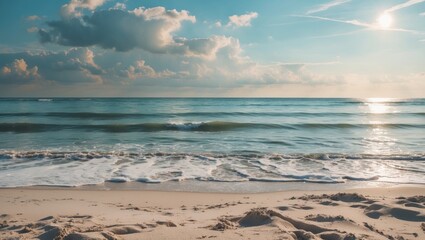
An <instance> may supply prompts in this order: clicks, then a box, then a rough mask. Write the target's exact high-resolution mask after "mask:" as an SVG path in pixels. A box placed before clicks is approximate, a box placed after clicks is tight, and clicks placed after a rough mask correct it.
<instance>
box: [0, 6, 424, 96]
mask: <svg viewBox="0 0 425 240" xmlns="http://www.w3.org/2000/svg"><path fill="white" fill-rule="evenodd" d="M43 96H44V97H354V98H363V97H401V98H407V97H425V0H374V1H370V0H310V1H299V0H267V1H258V0H214V1H202V0H120V1H115V0H55V1H51V0H38V1H27V0H2V1H0V97H43Z"/></svg>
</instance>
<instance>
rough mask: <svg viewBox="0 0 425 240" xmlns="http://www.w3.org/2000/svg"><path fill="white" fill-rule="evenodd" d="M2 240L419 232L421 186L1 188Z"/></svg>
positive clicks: (422, 235)
mask: <svg viewBox="0 0 425 240" xmlns="http://www.w3.org/2000/svg"><path fill="white" fill-rule="evenodd" d="M0 221H1V224H0V238H1V239H329V240H331V239H332V240H333V239H425V187H423V186H421V185H416V186H415V185H403V186H397V187H382V188H367V189H352V190H343V191H340V190H339V191H322V190H320V191H302V190H300V191H293V190H291V191H283V192H272V193H246V194H244V193H241V194H228V193H197V192H166V191H146V190H143V191H140V190H90V189H76V188H13V189H1V190H0Z"/></svg>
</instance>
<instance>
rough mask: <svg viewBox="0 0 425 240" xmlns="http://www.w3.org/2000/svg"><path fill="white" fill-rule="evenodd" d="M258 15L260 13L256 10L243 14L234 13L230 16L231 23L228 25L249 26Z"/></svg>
mask: <svg viewBox="0 0 425 240" xmlns="http://www.w3.org/2000/svg"><path fill="white" fill-rule="evenodd" d="M257 17H258V13H256V12H250V13H247V14H243V15H239V16H238V15H232V16H230V17H229V23H228V24H227V26H233V27H248V26H251V21H252V19H255V18H257Z"/></svg>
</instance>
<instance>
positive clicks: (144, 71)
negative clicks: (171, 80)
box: [121, 60, 175, 80]
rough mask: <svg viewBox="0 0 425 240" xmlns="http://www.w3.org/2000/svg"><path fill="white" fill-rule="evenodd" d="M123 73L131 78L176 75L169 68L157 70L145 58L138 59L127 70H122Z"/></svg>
mask: <svg viewBox="0 0 425 240" xmlns="http://www.w3.org/2000/svg"><path fill="white" fill-rule="evenodd" d="M121 74H122V76H124V77H127V78H129V79H131V80H134V79H143V78H151V79H152V78H168V77H171V76H174V75H175V73H174V72H172V71H169V70H164V71H162V72H157V71H155V70H154V69H153V68H152V67H151V66H149V65H146V63H145V61H144V60H139V61H136V63H135V64H134V65H131V66H129V67H128V68H127V69H126V70H122V71H121Z"/></svg>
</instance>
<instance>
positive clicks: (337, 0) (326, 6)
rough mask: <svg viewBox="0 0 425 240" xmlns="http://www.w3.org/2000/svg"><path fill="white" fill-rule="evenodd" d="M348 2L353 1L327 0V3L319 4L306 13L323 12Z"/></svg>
mask: <svg viewBox="0 0 425 240" xmlns="http://www.w3.org/2000/svg"><path fill="white" fill-rule="evenodd" d="M348 2H351V0H333V1H330V2H327V3H325V4H322V5H319V6H318V7H316V8H314V9H311V10H308V11H307V13H306V14H313V13H318V12H323V11H326V10H328V9H329V8H332V7H336V6H339V5H342V4H344V3H348Z"/></svg>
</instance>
